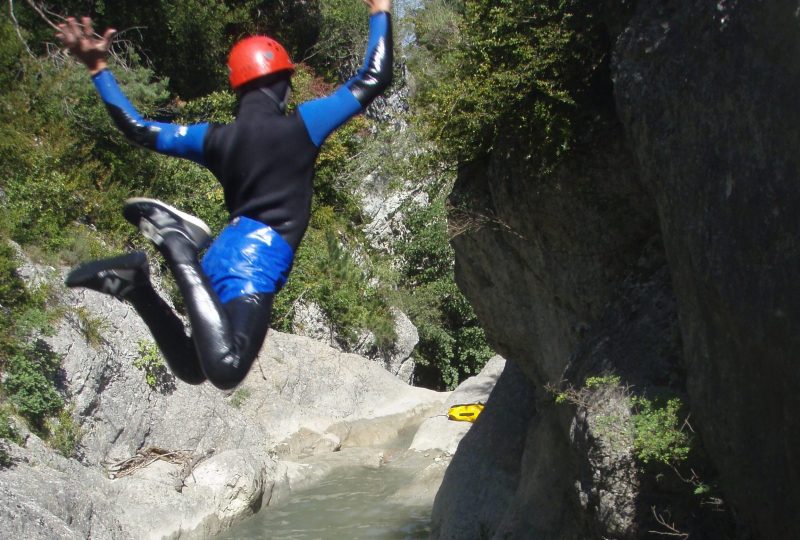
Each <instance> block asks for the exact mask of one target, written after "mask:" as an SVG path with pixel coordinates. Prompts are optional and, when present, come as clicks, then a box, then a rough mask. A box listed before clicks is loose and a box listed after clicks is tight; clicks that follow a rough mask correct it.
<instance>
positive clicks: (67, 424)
mask: <svg viewBox="0 0 800 540" xmlns="http://www.w3.org/2000/svg"><path fill="white" fill-rule="evenodd" d="M74 414H75V407H69V408H65V409H62V411H61V412H60V413H59V414H58V416H57V417H55V418H51V419H50V420H49V421H48V430H49V432H50V434H51V435H50V439H49V440H48V442H49V444H50V446H52V447H53V448H55V449H56V450H58V452H59V453H60V454H61V455H62V456H64V457H66V458H70V457H74V456H75V454H76V452H77V450H78V444H79V443H80V440H81V434H82V433H81V428H80V426H79V425H78V424H77V423H76V422H75V419H74Z"/></svg>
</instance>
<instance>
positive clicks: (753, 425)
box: [435, 0, 800, 539]
mask: <svg viewBox="0 0 800 540" xmlns="http://www.w3.org/2000/svg"><path fill="white" fill-rule="evenodd" d="M637 5H638V7H637V11H636V15H635V16H634V18H633V19H632V20H631V22H630V23H629V25H628V26H627V29H626V30H624V32H623V34H622V35H621V36H620V38H619V40H618V41H617V42H616V43H615V44H614V46H613V48H614V51H613V53H614V60H613V69H612V71H613V77H614V97H615V99H616V103H617V111H618V112H619V115H620V120H621V124H622V125H620V124H619V123H617V122H616V121H615V119H613V118H609V121H608V123H607V128H606V129H607V131H606V132H605V133H602V134H595V136H594V137H593V139H592V141H591V144H587V145H586V146H585V147H583V149H577V150H575V151H574V153H573V155H572V156H571V157H570V158H569V160H568V161H567V162H565V163H563V164H562V165H560V167H559V169H558V170H556V171H555V172H554V173H553V174H551V175H549V176H548V177H546V178H542V177H539V176H537V175H535V174H534V173H533V172H532V171H531V170H530V167H529V166H528V165H527V164H526V162H527V160H526V156H525V154H524V150H522V148H524V141H514V139H513V135H503V136H501V137H500V138H499V139H498V140H497V141H495V145H494V150H493V153H492V155H491V156H489V157H488V158H486V159H485V160H484V161H483V162H480V163H473V164H472V165H471V166H469V167H467V168H464V169H462V171H460V173H459V179H458V182H457V184H456V186H455V188H454V192H453V195H452V203H453V211H452V214H451V216H450V220H451V226H452V227H453V228H454V229H455V230H456V231H457V232H459V233H460V234H458V236H457V237H456V238H455V239H454V242H453V244H454V247H455V249H456V257H457V260H456V277H457V281H458V283H459V286H460V287H461V288H462V290H463V291H464V292H465V294H466V295H467V297H468V298H469V299H470V301H471V302H472V303H473V305H474V307H475V310H476V312H477V313H478V316H479V317H480V319H481V322H482V323H483V325H484V327H485V329H486V332H487V336H488V338H489V340H490V342H491V343H492V345H493V346H494V347H495V348H496V350H498V352H500V353H501V354H502V355H503V356H504V357H506V358H508V359H509V363H511V362H514V363H517V364H519V367H520V369H521V370H522V371H523V372H524V373H525V374H526V375H527V377H528V380H529V381H530V382H531V383H532V384H533V385H534V386H535V387H536V388H537V389H539V390H538V391H539V392H540V396H539V400H538V401H537V411H536V414H535V415H531V416H530V418H529V420H528V421H526V424H525V425H526V427H525V428H522V429H523V431H525V432H526V433H527V440H526V441H525V442H524V445H523V446H524V451H523V453H522V454H521V456H522V457H521V459H522V462H521V466H520V467H519V469H518V470H517V471H515V472H514V474H517V475H518V476H517V480H518V483H517V484H515V486H514V489H515V490H516V491H515V494H514V496H513V497H509V496H507V495H502V496H498V497H499V499H500V500H503V501H505V502H504V503H503V504H506V503H507V506H506V511H505V513H502V512H500V511H497V512H496V513H494V514H492V515H491V516H489V515H486V516H484V519H485V522H484V524H483V526H484V529H483V530H482V532H481V533H480V534H482V535H483V536H484V537H486V536H488V537H492V536H494V537H495V538H537V539H538V538H554V539H555V538H602V537H613V538H638V537H641V534H643V531H647V530H654V529H655V530H658V529H659V527H658V524H657V523H654V518H653V516H652V515H651V514H652V512H651V510H650V507H651V506H654V507H656V508H663V507H670V508H671V509H672V511H673V519H674V521H675V523H677V524H678V526H679V528H680V529H681V530H682V531H683V532H686V533H689V534H690V535H691V537H692V538H748V537H749V535H752V536H753V537H757V538H794V537H798V536H800V530H799V529H798V526H797V520H796V519H795V517H794V514H795V513H796V508H798V507H800V490H798V489H797V488H796V486H797V485H798V484H800V478H799V477H798V474H797V470H798V469H797V467H796V463H797V462H798V460H800V455H798V453H799V452H800V435H798V433H800V429H798V428H800V426H799V425H798V422H800V420H799V419H800V371H798V370H797V369H796V365H795V364H796V358H797V357H798V353H800V337H799V336H800V334H798V332H797V331H796V327H797V324H798V321H800V288H798V287H797V285H796V279H795V277H794V274H793V273H792V272H791V271H790V270H789V269H794V268H797V267H798V262H800V249H798V248H797V245H796V244H797V242H796V237H797V232H798V231H800V224H799V223H798V219H800V218H799V217H798V216H800V195H798V193H800V191H798V189H797V184H798V182H797V171H798V169H800V167H798V164H797V157H796V156H797V148H798V147H800V130H798V126H800V109H798V107H797V106H796V96H795V94H796V92H795V90H796V88H798V87H800V67H798V63H797V61H796V60H797V58H798V57H800V38H798V33H797V20H798V19H797V17H798V15H797V3H796V2H785V1H777V0H776V1H763V2H735V1H724V2H700V1H690V2H661V1H655V0H652V1H651V0H644V1H640V2H638V4H637ZM610 52H611V51H610ZM604 373H614V374H617V375H618V376H620V378H621V382H622V383H623V385H630V387H631V389H632V390H630V391H633V392H634V393H636V394H643V395H645V396H650V395H658V394H661V393H663V394H666V395H677V396H679V397H682V398H683V399H684V400H685V401H686V402H688V404H689V405H690V408H691V411H692V425H693V426H694V428H695V430H696V432H697V434H698V437H696V439H695V443H694V444H695V447H696V448H700V449H704V451H705V452H706V453H707V454H708V456H709V458H710V462H711V463H703V464H700V465H699V466H698V469H697V470H702V471H703V472H702V474H703V475H705V477H706V478H709V479H712V481H714V482H716V480H717V474H718V475H719V477H718V478H719V480H720V484H719V486H720V487H719V488H717V489H718V492H717V495H719V496H721V497H722V498H723V499H724V500H725V502H726V503H727V504H728V505H730V507H732V510H731V511H729V512H720V513H716V514H714V513H709V512H707V508H706V509H701V510H699V511H697V510H696V509H695V510H692V509H691V508H689V507H688V506H687V503H686V501H689V500H690V499H691V495H690V494H685V492H684V494H683V495H680V492H681V489H683V490H685V489H686V486H682V487H681V486H680V485H672V486H668V485H665V484H663V483H662V484H661V485H658V484H657V483H655V482H654V481H653V479H652V477H650V476H647V475H645V474H641V473H639V472H638V471H637V470H636V467H634V463H633V461H632V459H631V455H630V450H625V449H624V447H623V448H622V451H620V452H609V448H608V446H607V445H606V444H605V443H604V442H603V440H602V439H603V438H602V436H601V435H602V433H600V430H599V429H598V426H597V422H596V421H595V420H596V414H595V413H593V412H592V411H612V412H613V411H616V412H614V415H616V416H620V417H624V416H625V414H626V413H625V411H624V409H625V407H622V408H620V407H621V405H624V403H623V401H624V400H622V399H621V397H624V396H620V395H615V394H613V393H601V394H598V395H595V396H591V397H590V399H589V400H588V402H587V403H584V404H582V405H581V406H578V407H577V408H564V407H561V406H556V405H554V404H552V403H551V399H552V398H551V397H549V396H548V395H547V394H546V393H545V392H543V391H542V390H541V389H542V387H543V386H544V385H546V384H547V383H552V384H558V383H559V382H561V384H562V386H561V387H562V388H564V387H569V386H570V385H571V386H572V387H575V388H579V387H581V385H582V384H583V382H584V381H585V379H586V377H588V376H597V375H602V374H604ZM501 381H502V379H501ZM499 388H500V385H498V390H496V392H497V391H499ZM496 414H499V413H496ZM506 414H511V413H510V412H507V413H506ZM593 414H595V420H593ZM599 414H607V413H602V412H601V413H599ZM628 414H629V413H628ZM484 421H485V422H487V423H488V422H490V421H492V422H497V423H498V424H497V429H498V430H503V427H502V426H503V423H502V422H503V420H502V419H499V418H494V417H493V416H492V415H488V416H486V418H485V419H484ZM475 427H476V428H480V427H481V425H480V422H479V424H477V425H476V426H475ZM483 429H487V430H488V428H481V429H474V430H471V431H470V433H469V434H468V436H467V437H466V438H465V439H464V440H463V441H462V443H461V446H460V447H459V453H458V454H457V455H456V459H454V465H455V464H456V462H457V461H460V460H461V459H464V460H467V459H468V456H469V455H470V451H469V450H468V448H469V446H470V445H469V444H468V441H472V440H476V441H477V440H478V439H479V437H480V436H481V433H482V430H483ZM515 429H517V428H515ZM503 432H504V433H505V436H507V437H512V438H513V437H517V436H519V434H518V433H511V432H510V431H505V430H503ZM483 437H484V438H483V440H482V444H485V445H488V444H490V443H491V442H493V441H494V440H496V439H497V438H498V437H499V436H498V434H497V433H493V434H485V435H483ZM514 440H516V439H514ZM475 446H478V443H477V442H476V443H475ZM483 452H484V453H481V452H479V451H475V453H474V454H473V457H472V458H471V459H470V460H469V465H460V467H463V468H462V470H461V473H462V474H464V475H468V474H470V473H469V469H470V467H474V468H475V470H474V472H473V473H472V474H473V475H474V476H475V477H476V478H485V477H486V472H485V471H484V470H483V464H484V462H487V463H491V460H490V459H489V458H487V457H486V455H485V451H483ZM459 454H462V456H461V457H459ZM453 475H455V472H454V473H453ZM453 475H450V474H448V476H447V477H446V478H445V482H444V484H443V486H442V490H441V492H440V500H441V504H440V502H439V501H437V507H436V512H437V514H436V516H435V518H436V522H437V524H438V525H437V529H436V531H437V532H438V534H439V535H440V537H442V538H457V537H459V536H458V535H459V534H466V536H463V537H470V534H472V535H473V536H472V537H477V536H479V535H477V533H476V531H478V529H475V528H472V529H469V530H468V532H466V533H465V532H464V531H462V530H461V529H459V527H460V525H458V524H456V522H455V519H456V517H455V516H456V515H457V512H458V510H457V508H458V505H457V504H456V503H455V502H453V501H456V500H458V495H457V492H458V490H459V489H465V490H467V488H466V487H465V486H464V485H463V484H464V483H466V482H467V481H466V480H460V479H459V480H456V478H455V476H453ZM668 476H669V475H667V476H665V477H664V478H668ZM673 480H674V478H673ZM664 481H666V483H667V484H669V483H670V482H671V481H670V480H664ZM510 484H511V483H510V482H509V485H510ZM509 489H511V488H509ZM446 501H447V502H446ZM644 501H647V502H646V503H645V502H644ZM461 502H465V499H462V500H461ZM648 514H650V515H649V516H648ZM662 530H663V529H662ZM454 531H455V532H454Z"/></svg>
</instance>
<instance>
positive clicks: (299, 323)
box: [292, 302, 419, 384]
mask: <svg viewBox="0 0 800 540" xmlns="http://www.w3.org/2000/svg"><path fill="white" fill-rule="evenodd" d="M392 315H393V316H394V330H395V334H396V335H397V339H396V340H395V343H394V345H393V346H392V347H391V349H388V350H383V349H380V348H379V347H378V345H377V343H376V341H375V336H374V335H373V334H372V332H363V333H362V334H361V335H360V336H359V338H358V340H357V342H356V344H355V346H354V347H353V350H352V352H354V353H356V354H358V355H361V356H363V357H365V358H369V359H370V360H372V361H374V362H376V363H378V364H379V365H381V366H383V367H384V368H385V369H386V370H387V371H388V372H389V373H391V374H392V375H394V376H396V377H397V378H398V379H400V380H401V381H403V382H405V383H407V384H410V383H411V380H412V379H413V377H414V367H415V363H414V360H413V359H412V358H411V354H412V353H413V352H414V347H416V346H417V343H419V333H418V332H417V327H416V326H414V323H412V322H411V319H409V318H408V316H407V315H406V314H405V313H403V312H402V311H400V310H399V309H392ZM292 331H293V332H294V333H295V334H297V335H300V336H305V337H309V338H312V339H314V340H317V341H320V342H322V343H325V344H326V345H329V346H331V347H333V348H335V349H337V350H340V351H344V350H345V347H343V346H342V345H341V343H340V337H339V336H338V334H337V333H336V331H335V330H334V329H333V327H332V325H331V323H330V321H329V320H328V318H327V317H326V316H325V313H323V311H322V309H321V308H320V307H319V305H317V304H316V303H314V302H300V303H298V305H297V306H296V307H295V315H294V318H293V319H292Z"/></svg>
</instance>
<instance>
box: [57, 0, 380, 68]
mask: <svg viewBox="0 0 800 540" xmlns="http://www.w3.org/2000/svg"><path fill="white" fill-rule="evenodd" d="M375 1H377V0H375ZM58 30H59V31H58V33H57V34H56V37H57V38H58V39H60V40H61V43H63V44H64V46H65V47H66V48H67V49H69V52H71V53H72V54H73V55H74V56H75V57H76V58H77V59H78V60H80V61H81V62H83V63H84V64H86V67H87V68H88V69H89V71H90V72H91V73H92V75H94V74H96V73H98V72H100V71H102V70H104V69H105V68H106V67H107V64H106V58H107V57H108V49H109V47H110V46H111V38H112V37H113V36H114V34H115V33H116V32H117V31H116V30H114V29H113V28H109V29H107V30H106V31H105V32H104V33H103V35H102V37H101V36H97V35H96V34H95V33H94V30H93V29H92V20H91V19H90V18H89V17H82V18H81V22H80V24H79V23H78V21H76V20H75V18H74V17H68V18H67V22H65V23H62V24H59V25H58Z"/></svg>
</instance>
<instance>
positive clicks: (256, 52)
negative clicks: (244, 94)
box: [228, 36, 294, 90]
mask: <svg viewBox="0 0 800 540" xmlns="http://www.w3.org/2000/svg"><path fill="white" fill-rule="evenodd" d="M228 71H229V72H230V80H231V87H233V89H234V90H235V89H237V88H239V87H240V86H242V85H243V84H245V83H248V82H250V81H252V80H253V79H257V78H259V77H263V76H264V75H269V74H271V73H277V72H279V71H290V72H291V71H294V64H292V61H291V60H290V59H289V54H288V53H287V52H286V49H284V48H283V45H281V44H280V43H278V42H277V41H275V40H274V39H272V38H268V37H266V36H253V37H249V38H245V39H243V40H241V41H240V42H238V43H237V44H236V45H234V46H233V48H232V49H231V53H230V54H229V55H228Z"/></svg>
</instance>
